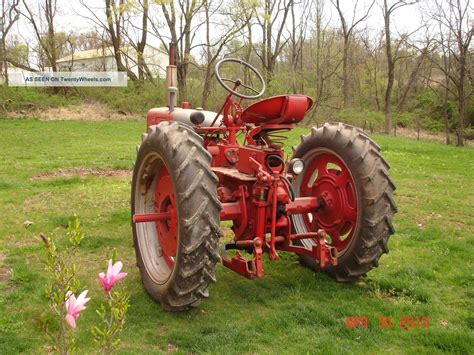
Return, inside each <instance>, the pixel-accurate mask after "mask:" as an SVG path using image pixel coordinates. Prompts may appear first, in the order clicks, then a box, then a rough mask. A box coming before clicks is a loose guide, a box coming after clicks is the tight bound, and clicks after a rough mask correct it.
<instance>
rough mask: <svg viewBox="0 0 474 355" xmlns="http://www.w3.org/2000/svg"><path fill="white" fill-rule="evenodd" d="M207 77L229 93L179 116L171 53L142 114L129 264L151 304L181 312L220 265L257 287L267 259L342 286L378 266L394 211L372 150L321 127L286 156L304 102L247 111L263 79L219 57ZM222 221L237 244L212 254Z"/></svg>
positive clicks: (389, 185) (352, 136) (357, 137)
mask: <svg viewBox="0 0 474 355" xmlns="http://www.w3.org/2000/svg"><path fill="white" fill-rule="evenodd" d="M231 65H234V66H235V65H237V66H238V68H239V73H238V75H237V76H236V78H235V79H231V78H227V77H225V76H224V75H223V73H229V66H231ZM225 67H227V69H225ZM215 75H216V77H217V80H218V81H219V83H220V84H221V85H222V86H223V87H224V88H225V89H226V90H227V91H228V95H227V97H226V99H225V101H224V104H223V105H222V108H221V109H220V111H219V112H217V113H216V112H209V111H204V110H203V109H201V108H197V109H190V108H188V104H187V103H186V102H183V103H182V106H181V107H176V92H177V89H176V67H175V66H174V65H173V53H172V51H171V53H170V65H169V66H168V68H167V87H168V93H167V101H168V102H167V106H166V107H161V108H154V109H151V110H150V111H149V112H148V115H147V127H148V132H147V133H146V134H143V136H142V141H143V142H142V144H141V146H140V147H139V149H138V154H137V159H136V162H135V167H134V171H133V180H132V195H131V208H132V226H133V239H134V245H135V250H136V256H137V264H138V267H139V269H140V272H141V276H142V279H143V283H144V286H145V288H146V290H147V291H148V293H149V294H150V295H151V297H153V299H155V300H156V301H157V302H159V303H160V304H161V305H162V307H164V308H165V309H167V310H172V311H181V310H186V309H189V308H190V307H192V306H196V305H197V304H199V303H200V301H201V299H202V298H205V297H208V286H209V284H210V283H211V282H214V281H215V276H214V271H215V267H216V263H217V262H218V261H219V260H222V262H223V264H224V266H226V267H228V268H229V269H232V270H234V271H235V272H237V273H239V274H240V275H243V276H245V277H247V278H249V279H254V278H261V277H262V276H263V262H262V261H263V254H265V253H266V254H268V256H269V259H270V260H277V259H278V258H279V252H292V253H296V254H298V255H299V257H300V259H301V261H302V263H303V264H305V265H307V266H309V267H310V268H312V269H314V270H322V271H325V272H327V273H328V274H329V275H331V276H332V277H334V278H335V279H336V280H337V281H342V282H348V281H352V280H355V279H357V278H359V277H360V276H362V275H365V274H366V273H367V272H368V271H370V270H371V269H372V268H374V267H377V265H378V260H379V258H380V256H381V255H382V254H383V253H387V252H388V248H387V242H388V239H389V237H390V235H391V234H393V233H394V229H393V226H392V217H393V215H394V213H395V212H396V207H395V203H394V201H393V198H392V192H393V191H394V190H395V185H394V183H393V182H392V180H391V179H390V177H389V174H388V170H389V168H390V166H389V164H388V163H387V162H386V161H385V160H384V159H383V158H382V157H381V155H380V147H379V146H378V145H377V144H376V143H374V142H373V141H372V140H371V139H370V138H369V137H368V136H367V135H366V134H365V133H364V132H363V131H362V130H360V129H358V128H355V127H352V126H349V125H346V124H342V123H338V124H329V123H326V124H325V125H324V126H322V127H320V128H312V129H311V132H310V133H309V134H308V135H305V136H302V137H301V142H300V144H299V145H298V146H297V147H296V148H294V149H293V154H292V156H291V157H290V158H285V155H284V151H283V146H284V139H285V137H286V136H285V133H287V132H288V131H290V130H291V129H292V128H294V127H295V125H296V124H297V123H298V122H300V121H301V120H302V119H303V118H304V116H305V113H306V112H307V111H308V110H309V109H310V108H311V106H312V103H313V102H312V100H311V98H309V97H307V96H303V95H281V96H275V97H270V98H267V99H264V100H261V101H257V102H255V103H253V104H251V105H250V106H248V107H246V108H243V107H242V101H243V100H244V99H257V98H259V97H261V96H262V95H263V93H264V91H265V82H264V80H263V78H262V76H261V75H260V73H259V72H258V71H257V70H256V69H255V68H254V67H252V66H251V65H250V64H248V63H246V62H243V61H241V60H239V59H233V58H227V59H223V60H221V61H220V62H219V63H217V65H216V69H215ZM242 75H243V76H244V77H245V78H246V79H241V76H242ZM252 77H253V78H256V79H257V81H258V82H259V83H258V87H257V88H255V87H254V85H253V84H252V81H251V80H250V79H251V78H252ZM221 221H231V222H232V227H231V228H232V231H233V233H234V239H233V241H232V242H231V243H227V244H224V245H222V246H221V247H219V239H220V238H221V237H222V235H223V233H222V230H221V227H220V222H221ZM219 249H221V252H220V256H219ZM229 250H232V251H231V252H228V251H229ZM231 253H232V255H231V256H230V255H228V254H231Z"/></svg>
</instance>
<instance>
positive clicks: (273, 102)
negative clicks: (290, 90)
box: [240, 95, 313, 125]
mask: <svg viewBox="0 0 474 355" xmlns="http://www.w3.org/2000/svg"><path fill="white" fill-rule="evenodd" d="M311 106H313V100H312V99H311V98H310V97H309V96H305V95H280V96H273V97H269V98H268V99H263V100H260V101H257V102H255V103H253V104H252V105H250V106H249V107H247V108H246V109H245V110H244V111H243V112H242V114H241V116H240V118H241V119H242V121H244V122H245V123H254V124H255V125H262V124H281V123H296V122H299V121H301V120H302V119H303V118H304V116H305V114H306V112H307V111H308V110H309V109H310V108H311Z"/></svg>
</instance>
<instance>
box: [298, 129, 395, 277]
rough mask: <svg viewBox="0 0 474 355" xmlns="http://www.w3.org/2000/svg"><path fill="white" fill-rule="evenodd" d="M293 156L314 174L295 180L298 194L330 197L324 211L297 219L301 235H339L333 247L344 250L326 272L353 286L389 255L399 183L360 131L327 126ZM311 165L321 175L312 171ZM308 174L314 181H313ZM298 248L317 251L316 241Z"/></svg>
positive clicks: (307, 259)
mask: <svg viewBox="0 0 474 355" xmlns="http://www.w3.org/2000/svg"><path fill="white" fill-rule="evenodd" d="M292 158H299V159H302V160H304V161H305V168H304V169H305V170H308V171H303V173H301V174H300V175H298V176H297V177H296V178H295V179H294V180H293V182H292V184H293V188H294V190H295V193H296V195H297V196H316V195H317V196H321V195H323V196H325V198H326V200H324V202H323V203H324V204H325V205H324V206H323V208H322V210H318V211H317V212H315V213H313V214H308V215H307V216H306V215H295V216H293V217H292V221H293V228H294V232H295V233H305V232H315V231H316V230H317V229H320V228H322V229H326V228H327V229H329V230H332V231H333V232H332V233H333V236H330V237H328V244H329V245H331V244H332V245H333V246H335V247H336V249H337V251H338V252H337V254H338V260H337V265H336V266H332V265H330V266H326V267H325V268H324V269H323V271H325V272H327V273H328V274H329V275H331V276H332V277H334V278H335V279H336V280H337V281H340V282H349V281H353V280H356V279H358V278H359V277H360V276H363V275H365V274H366V273H367V272H368V271H370V270H371V269H373V268H374V267H377V266H378V263H379V259H380V257H381V256H382V254H384V253H388V245H387V243H388V239H389V237H390V235H392V234H393V233H394V232H395V231H394V228H393V225H392V219H393V215H394V214H395V213H396V212H397V208H396V206H395V203H394V200H393V198H392V193H393V191H394V190H395V185H394V183H393V181H392V179H391V178H390V177H389V174H388V170H389V168H390V166H389V164H388V163H387V162H386V161H385V160H384V159H383V158H382V156H381V155H380V147H379V146H378V145H377V144H376V143H374V142H373V141H372V140H371V139H370V138H369V137H368V136H367V135H366V134H365V133H364V132H363V131H362V130H360V129H358V128H355V127H353V126H350V125H346V124H342V123H339V124H328V123H326V124H325V125H324V126H323V127H321V128H315V127H313V128H312V129H311V133H310V134H308V135H306V136H302V137H301V143H300V144H299V145H298V146H297V147H296V149H294V152H293V156H292ZM318 159H319V160H320V161H319V162H318V161H317V160H318ZM321 160H322V162H321ZM311 167H313V169H314V170H318V171H317V172H312V171H311ZM305 174H308V176H309V175H311V176H312V177H311V176H310V177H309V180H308V177H305V176H306V175H305ZM305 179H306V180H305ZM304 192H306V193H304ZM328 201H329V202H328ZM331 209H332V210H331ZM346 211H347V212H346ZM310 215H311V216H310ZM347 216H350V217H347ZM305 218H306V219H305ZM351 218H352V221H351ZM338 223H339V224H338ZM310 227H311V228H310ZM325 227H326V228H325ZM344 233H345V235H346V236H345V239H343V238H344V236H342V234H344ZM329 234H331V233H329ZM295 244H296V245H302V246H304V247H306V248H311V247H312V245H314V244H315V241H314V240H311V239H306V240H299V241H295ZM300 258H301V261H302V263H303V264H305V265H306V266H308V267H310V268H312V269H314V270H320V267H319V264H318V262H317V261H316V260H315V259H312V258H310V257H308V256H301V257H300Z"/></svg>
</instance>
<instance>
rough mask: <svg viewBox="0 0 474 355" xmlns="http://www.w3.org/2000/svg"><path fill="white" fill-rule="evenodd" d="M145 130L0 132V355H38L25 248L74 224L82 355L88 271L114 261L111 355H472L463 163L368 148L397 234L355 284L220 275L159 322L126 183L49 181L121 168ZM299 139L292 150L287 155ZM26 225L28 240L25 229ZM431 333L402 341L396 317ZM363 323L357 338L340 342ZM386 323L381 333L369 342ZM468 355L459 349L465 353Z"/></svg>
mask: <svg viewBox="0 0 474 355" xmlns="http://www.w3.org/2000/svg"><path fill="white" fill-rule="evenodd" d="M144 126H145V123H144V122H126V121H122V122H75V121H64V122H62V121H54V122H40V121H34V120H21V121H11V120H10V121H9V120H3V121H0V216H1V219H0V353H1V354H14V353H18V352H26V353H44V352H46V351H47V350H48V347H47V344H46V338H45V337H44V336H43V334H42V333H41V331H40V329H39V325H38V324H39V319H40V317H41V313H42V312H43V311H44V309H45V308H44V307H45V305H46V299H45V297H44V293H43V289H44V283H45V277H44V272H43V266H42V264H41V259H42V247H41V246H40V245H39V243H38V242H37V241H36V240H35V239H34V238H33V237H34V235H38V234H39V232H41V231H43V232H49V231H51V230H53V229H54V228H57V227H59V226H62V225H64V224H65V223H66V222H67V219H68V217H69V216H70V215H72V214H74V213H77V215H78V216H79V217H80V218H81V220H82V221H83V224H84V228H85V231H86V239H85V240H84V242H83V246H82V248H81V250H80V254H79V259H78V260H77V264H78V265H79V270H78V271H79V276H80V278H81V280H82V281H83V285H84V288H88V289H89V290H90V292H89V293H90V296H91V297H93V299H92V300H91V302H90V303H89V307H88V309H87V310H86V311H84V312H83V313H82V315H81V317H80V318H79V320H78V334H77V335H78V347H79V353H90V352H93V342H92V341H91V337H90V335H89V333H88V330H87V329H88V328H89V327H90V326H91V324H92V323H93V322H95V321H96V320H98V316H97V315H96V314H95V313H94V311H93V310H94V309H95V308H96V307H97V305H98V304H99V300H98V299H99V298H100V297H98V295H99V293H100V292H101V291H100V289H99V285H98V283H97V280H96V275H97V272H99V271H101V270H102V269H104V268H105V261H104V260H105V258H106V256H107V255H110V253H111V252H112V250H114V249H116V250H117V252H118V254H119V255H120V257H121V259H123V260H124V263H125V269H126V270H125V271H128V272H129V277H128V278H127V279H126V280H125V281H123V282H122V283H123V285H124V287H125V288H126V289H127V290H128V292H129V293H130V295H131V306H130V310H129V316H128V320H127V324H126V329H125V331H124V334H123V344H122V347H121V350H120V353H129V354H131V353H160V352H172V351H175V352H177V353H190V352H191V353H194V352H196V353H201V352H208V353H241V352H244V353H315V352H322V353H341V352H347V353H386V352H389V353H430V354H432V353H439V352H453V353H472V349H474V331H473V328H474V315H473V310H474V304H473V301H472V300H473V298H474V285H473V272H474V269H473V255H474V237H473V236H474V197H473V194H474V150H472V149H470V148H464V149H459V148H455V147H447V146H443V145H439V144H436V143H429V142H416V141H413V140H408V139H401V138H394V137H383V136H376V137H375V138H376V140H377V141H378V143H379V144H380V145H381V146H382V149H383V152H384V156H385V157H386V158H387V159H388V160H389V161H390V163H391V165H392V170H391V172H392V176H393V178H394V180H395V182H396V184H397V186H398V190H397V191H396V195H395V199H396V201H397V203H398V208H399V213H398V215H397V216H396V219H395V227H396V230H397V233H396V234H395V235H394V236H393V237H392V238H391V239H390V243H389V247H390V250H391V251H390V254H388V255H385V256H383V257H382V259H381V261H380V267H379V268H378V269H376V270H373V271H372V272H370V273H369V274H368V276H367V277H366V278H363V279H361V280H360V281H359V282H357V283H354V284H338V283H336V282H334V281H333V280H332V279H331V278H329V277H327V276H326V275H324V274H322V273H314V272H312V271H310V270H308V269H306V268H303V267H302V266H300V264H299V263H298V259H297V257H296V256H294V255H284V256H283V257H282V258H281V260H279V261H276V262H272V263H269V262H267V261H266V262H265V277H264V278H263V279H262V280H258V281H248V280H246V279H244V278H242V277H240V276H238V275H237V274H234V273H233V272H231V271H230V270H227V269H225V268H224V267H222V266H221V265H219V266H218V268H217V279H218V281H217V283H216V284H214V285H212V286H211V288H210V298H209V299H208V300H206V301H205V302H203V304H202V305H201V306H200V307H199V308H198V309H195V310H193V311H190V312H187V313H180V314H175V313H167V312H164V311H163V310H161V308H160V307H159V306H158V305H156V304H155V303H153V302H152V301H151V299H150V298H149V297H148V296H147V294H146V293H145V292H144V290H143V288H142V286H141V282H140V278H139V275H138V270H137V268H136V267H135V262H134V260H135V256H134V252H133V248H132V243H131V228H130V214H129V191H130V176H129V175H128V174H119V175H118V176H103V175H101V176H96V175H93V174H92V175H87V174H86V175H73V176H69V175H68V174H63V175H61V174H60V175H59V176H57V177H51V178H48V177H47V176H46V177H43V178H42V179H32V177H33V176H35V175H37V174H40V173H46V172H51V171H57V170H58V169H66V168H90V169H107V170H111V169H130V168H131V165H132V161H133V159H134V154H135V146H136V144H138V142H139V139H140V134H141V132H142V131H143V129H144ZM304 132H305V129H299V130H296V131H295V132H294V134H293V135H292V136H291V137H290V139H289V146H290V145H291V144H296V143H297V142H298V137H299V135H300V134H301V133H304ZM26 220H29V221H32V222H33V223H34V224H33V225H31V226H30V227H29V228H28V229H26V228H25V227H24V224H23V223H24V221H26ZM410 315H411V316H428V317H429V328H428V329H409V330H406V329H400V327H399V324H398V321H399V318H400V317H403V316H410ZM347 316H367V317H368V319H369V328H368V329H346V317H347ZM383 316H391V317H392V319H393V328H392V329H379V319H378V318H379V317H383ZM469 349H470V350H469Z"/></svg>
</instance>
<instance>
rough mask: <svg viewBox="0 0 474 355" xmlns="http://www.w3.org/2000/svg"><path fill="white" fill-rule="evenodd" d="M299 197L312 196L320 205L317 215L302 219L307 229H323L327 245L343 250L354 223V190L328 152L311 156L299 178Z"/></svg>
mask: <svg viewBox="0 0 474 355" xmlns="http://www.w3.org/2000/svg"><path fill="white" fill-rule="evenodd" d="M301 195H302V196H316V197H318V199H319V200H320V201H321V202H322V207H321V208H320V209H318V211H317V212H313V213H308V214H307V215H306V216H305V218H304V220H305V224H306V226H307V229H308V230H309V231H316V230H318V229H324V230H325V231H326V233H327V234H328V236H329V237H328V243H329V244H330V245H332V246H334V247H336V249H337V250H338V251H342V250H344V249H345V248H346V247H347V246H348V244H349V242H350V240H351V238H352V235H353V234H354V231H355V226H356V223H357V195H356V189H355V184H354V180H353V178H352V176H351V174H350V172H349V170H348V168H347V166H346V165H345V163H344V162H343V161H342V160H341V159H340V158H339V157H338V156H337V155H335V154H332V153H326V152H325V153H322V154H319V155H317V156H315V157H314V158H313V159H312V161H311V162H310V164H309V166H308V167H307V168H306V171H305V173H304V175H303V180H302V185H301Z"/></svg>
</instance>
